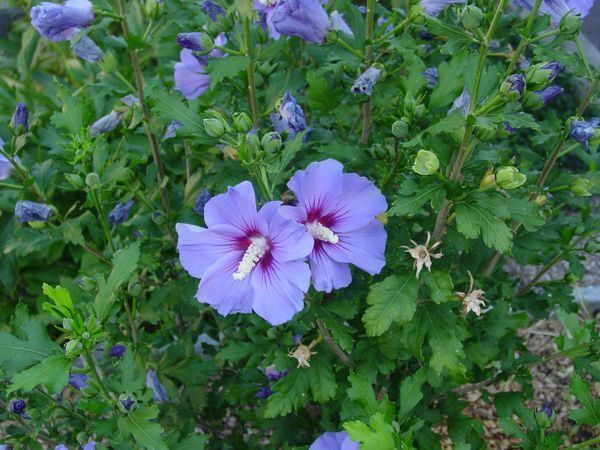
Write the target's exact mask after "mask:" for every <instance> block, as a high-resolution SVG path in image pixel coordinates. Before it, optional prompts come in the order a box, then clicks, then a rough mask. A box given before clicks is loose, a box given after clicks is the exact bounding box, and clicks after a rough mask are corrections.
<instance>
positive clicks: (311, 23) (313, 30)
mask: <svg viewBox="0 0 600 450" xmlns="http://www.w3.org/2000/svg"><path fill="white" fill-rule="evenodd" d="M267 1H268V0H267ZM270 19H271V23H272V24H273V28H274V29H275V30H276V31H277V32H278V33H281V34H283V35H285V36H298V37H300V38H302V39H304V40H305V41H309V42H315V43H317V44H321V43H322V42H323V41H324V40H325V34H326V33H327V29H328V28H329V17H328V16H327V12H325V9H324V8H323V6H322V5H321V2H320V1H319V0H279V1H278V2H277V4H276V5H275V7H274V9H273V13H272V15H271V17H270Z"/></svg>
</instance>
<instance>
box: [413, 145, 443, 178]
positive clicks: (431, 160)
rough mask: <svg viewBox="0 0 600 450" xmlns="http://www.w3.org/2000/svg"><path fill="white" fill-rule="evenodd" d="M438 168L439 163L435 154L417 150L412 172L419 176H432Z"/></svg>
mask: <svg viewBox="0 0 600 450" xmlns="http://www.w3.org/2000/svg"><path fill="white" fill-rule="evenodd" d="M439 168H440V161H439V159H438V157H437V156H436V154H435V153H433V152H430V151H429V150H419V152H418V153H417V157H416V158H415V162H414V164H413V166H412V170H413V171H414V172H416V173H418V174H419V175H433V174H434V173H436V172H437V171H438V169H439Z"/></svg>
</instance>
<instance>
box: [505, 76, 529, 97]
mask: <svg viewBox="0 0 600 450" xmlns="http://www.w3.org/2000/svg"><path fill="white" fill-rule="evenodd" d="M524 90H525V77H524V76H523V75H521V74H520V73H515V74H512V75H510V76H508V77H507V78H506V80H504V82H503V83H502V85H501V86H500V93H501V94H509V99H510V100H515V99H517V98H519V97H521V95H523V91H524Z"/></svg>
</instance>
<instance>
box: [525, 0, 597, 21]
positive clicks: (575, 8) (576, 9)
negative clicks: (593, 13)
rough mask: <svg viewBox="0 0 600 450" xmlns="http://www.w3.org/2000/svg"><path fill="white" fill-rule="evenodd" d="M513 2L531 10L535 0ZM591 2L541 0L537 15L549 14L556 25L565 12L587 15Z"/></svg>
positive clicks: (584, 0)
mask: <svg viewBox="0 0 600 450" xmlns="http://www.w3.org/2000/svg"><path fill="white" fill-rule="evenodd" d="M515 4H516V5H518V6H520V7H521V8H525V9H529V10H531V9H533V5H534V4H535V0H515ZM593 4H594V2H593V1H589V0H542V4H541V5H540V9H539V10H538V15H540V16H543V15H546V14H548V15H550V19H551V22H552V24H553V25H555V26H557V25H559V24H560V21H561V19H562V18H563V17H564V16H565V15H567V14H573V15H579V16H581V17H585V16H587V15H588V14H589V12H590V9H591V8H592V5H593Z"/></svg>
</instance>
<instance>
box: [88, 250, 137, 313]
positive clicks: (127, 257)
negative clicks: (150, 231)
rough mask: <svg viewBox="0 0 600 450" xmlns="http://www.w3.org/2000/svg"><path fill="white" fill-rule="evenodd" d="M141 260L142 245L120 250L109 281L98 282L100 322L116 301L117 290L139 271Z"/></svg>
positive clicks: (97, 305) (116, 254) (95, 309)
mask: <svg viewBox="0 0 600 450" xmlns="http://www.w3.org/2000/svg"><path fill="white" fill-rule="evenodd" d="M139 260H140V243H139V242H135V243H133V244H131V245H129V246H128V247H127V248H125V249H123V250H119V251H117V252H116V253H115V255H114V256H113V258H112V265H113V269H112V271H111V272H110V275H109V276H108V279H107V280H104V279H100V281H99V282H98V286H99V289H98V294H97V295H96V299H95V300H94V311H95V312H96V317H97V319H98V320H99V321H100V322H103V321H104V319H106V317H107V316H108V313H109V312H110V308H111V307H112V305H113V304H114V302H115V300H116V295H117V290H118V289H119V287H120V286H121V285H122V284H123V283H125V282H126V281H127V280H129V277H130V276H131V275H132V274H133V272H134V271H135V269H137V265H138V262H139Z"/></svg>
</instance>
